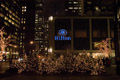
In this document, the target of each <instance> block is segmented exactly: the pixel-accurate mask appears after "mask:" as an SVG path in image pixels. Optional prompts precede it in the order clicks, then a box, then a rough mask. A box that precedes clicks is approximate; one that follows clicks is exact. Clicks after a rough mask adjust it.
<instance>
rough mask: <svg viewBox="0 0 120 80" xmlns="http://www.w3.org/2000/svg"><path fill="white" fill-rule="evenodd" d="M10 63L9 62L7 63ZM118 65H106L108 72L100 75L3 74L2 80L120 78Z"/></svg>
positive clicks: (116, 79)
mask: <svg viewBox="0 0 120 80" xmlns="http://www.w3.org/2000/svg"><path fill="white" fill-rule="evenodd" d="M5 65H8V63H5ZM115 68H116V66H115V65H111V67H106V68H105V69H106V73H105V74H103V75H98V76H91V75H79V74H78V75H75V74H70V75H69V74H68V75H35V74H33V75H31V74H30V75H29V74H21V75H18V74H17V75H16V74H7V73H6V74H2V75H3V77H1V78H0V80H120V77H119V76H117V75H116V71H115ZM6 69H8V66H4V67H3V70H2V72H5V71H4V70H6Z"/></svg>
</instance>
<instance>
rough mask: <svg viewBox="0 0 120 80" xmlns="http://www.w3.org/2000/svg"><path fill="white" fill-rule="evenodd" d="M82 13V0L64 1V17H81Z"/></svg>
mask: <svg viewBox="0 0 120 80" xmlns="http://www.w3.org/2000/svg"><path fill="white" fill-rule="evenodd" d="M83 13H84V0H65V15H66V16H82V15H83Z"/></svg>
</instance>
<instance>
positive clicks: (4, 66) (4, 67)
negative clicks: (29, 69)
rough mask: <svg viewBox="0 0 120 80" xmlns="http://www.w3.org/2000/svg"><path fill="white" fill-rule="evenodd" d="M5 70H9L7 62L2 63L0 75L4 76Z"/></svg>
mask: <svg viewBox="0 0 120 80" xmlns="http://www.w3.org/2000/svg"><path fill="white" fill-rule="evenodd" d="M7 69H9V62H3V63H2V68H1V69H0V74H4V73H5V71H6V70H7Z"/></svg>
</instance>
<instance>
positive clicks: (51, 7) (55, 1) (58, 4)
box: [46, 0, 65, 16]
mask: <svg viewBox="0 0 120 80" xmlns="http://www.w3.org/2000/svg"><path fill="white" fill-rule="evenodd" d="M64 1H65V0H46V6H47V11H48V14H49V15H51V16H52V15H53V16H54V15H56V14H57V15H63V14H64Z"/></svg>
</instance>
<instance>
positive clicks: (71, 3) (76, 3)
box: [69, 2, 80, 4]
mask: <svg viewBox="0 0 120 80" xmlns="http://www.w3.org/2000/svg"><path fill="white" fill-rule="evenodd" d="M79 3H80V2H79ZM69 4H78V2H69Z"/></svg>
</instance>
